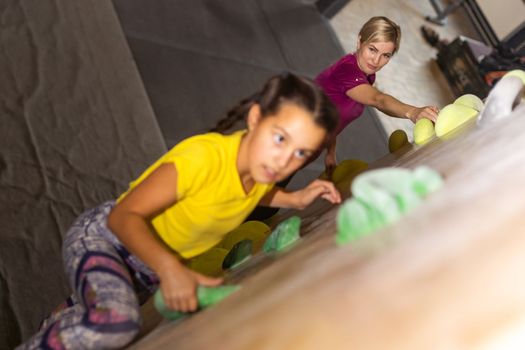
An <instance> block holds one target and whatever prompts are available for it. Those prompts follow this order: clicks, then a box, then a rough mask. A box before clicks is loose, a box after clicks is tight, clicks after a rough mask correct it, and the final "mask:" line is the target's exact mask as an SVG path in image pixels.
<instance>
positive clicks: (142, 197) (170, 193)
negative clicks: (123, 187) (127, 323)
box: [108, 164, 221, 312]
mask: <svg viewBox="0 0 525 350" xmlns="http://www.w3.org/2000/svg"><path fill="white" fill-rule="evenodd" d="M176 193H177V169H176V168H175V165H174V164H163V165H161V166H160V167H159V168H157V169H156V170H155V171H153V172H152V173H151V174H150V175H149V176H148V177H147V178H146V179H144V181H143V182H141V183H140V184H139V185H137V186H136V187H135V188H133V190H131V191H130V192H129V193H128V194H127V195H126V197H125V198H124V199H122V201H120V202H119V203H118V204H117V205H116V206H115V207H114V208H113V210H112V211H111V213H110V214H109V217H108V227H109V229H110V230H111V231H112V232H113V233H114V234H115V235H116V236H117V237H118V239H119V240H120V241H121V242H122V243H123V244H124V246H126V248H128V249H129V251H130V252H131V253H133V254H135V255H136V256H137V257H138V258H139V259H141V260H142V261H143V262H144V263H146V264H147V265H148V266H149V267H150V268H151V269H153V271H155V273H156V274H157V275H158V276H159V279H160V283H161V284H160V287H161V290H162V294H163V297H164V300H165V302H166V304H167V305H168V306H169V307H171V308H172V309H175V310H179V311H183V312H187V311H193V310H195V309H196V308H197V299H196V296H195V290H196V288H197V286H198V285H199V284H203V285H217V284H219V283H220V282H221V280H220V279H211V278H207V277H205V276H202V275H200V274H197V273H195V272H193V271H191V270H189V269H188V268H186V267H185V266H184V265H183V264H182V263H181V261H180V260H179V258H178V256H177V255H176V253H174V252H173V251H172V250H171V249H169V248H168V247H167V246H166V245H165V244H164V243H163V242H161V240H160V238H159V237H158V236H157V235H156V234H155V233H154V232H153V230H152V228H151V227H150V224H149V223H150V220H151V218H153V217H155V215H157V214H158V213H160V212H162V211H163V210H164V209H165V208H167V207H169V206H171V205H173V204H174V203H175V202H176V201H177V195H176Z"/></svg>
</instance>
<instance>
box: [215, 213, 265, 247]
mask: <svg viewBox="0 0 525 350" xmlns="http://www.w3.org/2000/svg"><path fill="white" fill-rule="evenodd" d="M271 231H272V230H271V228H270V226H268V225H266V224H265V223H264V222H261V221H256V220H252V221H246V222H244V223H242V224H241V225H239V226H238V227H237V228H235V229H234V230H232V231H230V232H229V233H228V234H227V235H226V236H225V237H224V238H223V240H222V241H221V243H219V244H218V245H217V246H218V247H221V248H224V249H226V250H228V251H230V250H231V249H232V248H233V246H234V245H236V244H237V243H239V242H240V241H243V240H245V239H248V240H250V241H252V245H253V252H254V253H256V252H258V251H259V250H261V248H262V245H263V244H264V241H265V240H266V237H268V236H269V235H270V233H271Z"/></svg>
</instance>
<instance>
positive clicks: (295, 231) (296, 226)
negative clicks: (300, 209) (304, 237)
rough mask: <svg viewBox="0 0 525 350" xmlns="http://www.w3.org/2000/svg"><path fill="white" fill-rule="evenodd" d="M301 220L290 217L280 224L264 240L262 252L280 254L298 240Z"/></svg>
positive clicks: (296, 217)
mask: <svg viewBox="0 0 525 350" xmlns="http://www.w3.org/2000/svg"><path fill="white" fill-rule="evenodd" d="M300 227H301V218H300V217H298V216H292V217H291V218H288V219H286V220H284V221H283V222H281V223H280V224H279V225H277V227H276V228H275V230H273V232H272V233H271V234H270V237H268V239H266V241H265V242H264V245H263V251H264V252H265V253H266V254H270V253H276V252H281V251H283V250H285V249H286V248H289V247H290V246H291V245H292V244H293V243H295V242H296V241H297V240H299V238H300V236H299V232H300Z"/></svg>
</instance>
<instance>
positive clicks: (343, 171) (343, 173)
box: [332, 159, 368, 184]
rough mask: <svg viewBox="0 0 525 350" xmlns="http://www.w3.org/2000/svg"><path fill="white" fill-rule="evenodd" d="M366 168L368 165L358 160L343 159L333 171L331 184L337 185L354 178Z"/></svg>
mask: <svg viewBox="0 0 525 350" xmlns="http://www.w3.org/2000/svg"><path fill="white" fill-rule="evenodd" d="M367 168H368V163H367V162H364V161H362V160H359V159H345V160H343V161H342V162H340V163H339V164H337V166H336V167H335V169H334V172H333V173H332V182H333V183H335V184H337V183H339V182H341V181H343V180H344V179H346V178H349V177H354V176H356V175H357V174H359V173H361V172H362V171H364V170H366V169H367Z"/></svg>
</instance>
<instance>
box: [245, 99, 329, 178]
mask: <svg viewBox="0 0 525 350" xmlns="http://www.w3.org/2000/svg"><path fill="white" fill-rule="evenodd" d="M248 124H249V128H250V132H249V134H251V135H249V142H248V145H247V147H248V153H247V154H248V155H249V157H248V159H247V162H248V168H249V172H250V174H251V177H252V178H253V179H254V180H255V181H256V182H259V183H272V182H279V181H281V180H284V179H286V178H287V177H288V176H290V175H291V174H292V173H293V172H295V171H296V170H298V169H299V168H300V167H301V166H302V165H303V164H304V163H305V162H306V161H307V160H308V158H309V157H310V156H311V155H312V154H313V153H315V152H316V151H317V149H318V148H319V147H321V144H322V143H323V141H324V139H325V137H326V131H325V129H323V128H322V127H320V126H318V125H317V124H315V122H314V120H313V118H312V115H311V113H310V112H309V111H307V110H305V109H304V108H303V107H300V106H298V105H296V104H293V103H283V104H282V106H281V108H280V109H279V111H278V112H277V113H276V114H274V115H269V116H267V117H265V118H262V117H261V116H260V115H259V116H258V118H256V120H255V121H253V120H250V117H249V120H248Z"/></svg>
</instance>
